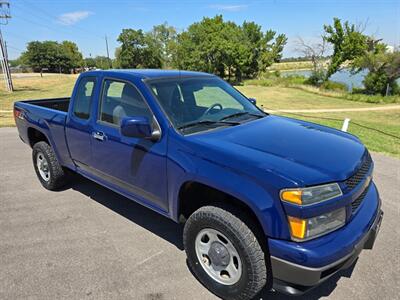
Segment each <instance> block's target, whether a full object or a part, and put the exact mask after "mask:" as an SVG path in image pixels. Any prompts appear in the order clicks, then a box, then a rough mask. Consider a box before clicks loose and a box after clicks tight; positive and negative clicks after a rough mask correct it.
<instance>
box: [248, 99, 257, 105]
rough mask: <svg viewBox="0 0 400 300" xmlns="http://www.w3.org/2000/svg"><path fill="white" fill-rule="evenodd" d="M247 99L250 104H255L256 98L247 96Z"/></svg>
mask: <svg viewBox="0 0 400 300" xmlns="http://www.w3.org/2000/svg"><path fill="white" fill-rule="evenodd" d="M248 99H249V101H250V102H251V103H252V104H254V105H256V104H257V100H256V99H255V98H248Z"/></svg>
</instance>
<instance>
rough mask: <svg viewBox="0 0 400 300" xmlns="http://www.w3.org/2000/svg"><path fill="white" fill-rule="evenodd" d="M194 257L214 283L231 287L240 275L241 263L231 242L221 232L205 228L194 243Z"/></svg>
mask: <svg viewBox="0 0 400 300" xmlns="http://www.w3.org/2000/svg"><path fill="white" fill-rule="evenodd" d="M195 249H196V255H197V258H198V260H199V262H200V265H201V266H202V267H203V269H204V271H206V273H207V274H208V275H209V276H210V277H211V278H212V279H214V280H215V281H217V282H219V283H221V284H224V285H233V284H235V283H236V282H238V281H239V279H240V277H241V275H242V261H241V259H240V256H239V254H238V252H237V250H236V248H235V247H234V246H233V244H232V242H231V241H230V240H229V239H228V238H227V237H226V236H225V235H223V234H222V233H221V232H219V231H218V230H215V229H211V228H206V229H203V230H201V231H200V232H199V233H198V235H197V237H196V241H195Z"/></svg>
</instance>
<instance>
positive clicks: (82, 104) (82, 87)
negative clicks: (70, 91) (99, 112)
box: [72, 77, 96, 120]
mask: <svg viewBox="0 0 400 300" xmlns="http://www.w3.org/2000/svg"><path fill="white" fill-rule="evenodd" d="M95 82H96V78H94V77H85V78H82V79H81V81H80V82H79V86H78V90H77V92H76V94H75V100H74V106H73V108H72V111H73V114H74V115H75V116H76V117H78V118H80V119H83V120H87V119H89V117H90V107H91V103H92V96H93V91H94V85H95Z"/></svg>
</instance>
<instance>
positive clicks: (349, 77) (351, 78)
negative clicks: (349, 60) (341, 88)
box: [281, 69, 368, 91]
mask: <svg viewBox="0 0 400 300" xmlns="http://www.w3.org/2000/svg"><path fill="white" fill-rule="evenodd" d="M281 74H282V76H290V75H303V76H305V77H310V75H311V70H293V71H281ZM367 74H368V71H361V72H360V73H357V74H354V75H353V74H351V73H350V70H348V69H343V70H340V71H339V72H336V73H335V74H333V75H332V76H331V78H329V79H330V80H332V81H337V82H342V83H344V84H346V85H347V87H348V88H349V90H350V91H351V90H352V89H353V87H355V88H362V87H363V83H362V81H363V80H364V77H365V75H367Z"/></svg>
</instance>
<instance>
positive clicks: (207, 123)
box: [178, 120, 240, 129]
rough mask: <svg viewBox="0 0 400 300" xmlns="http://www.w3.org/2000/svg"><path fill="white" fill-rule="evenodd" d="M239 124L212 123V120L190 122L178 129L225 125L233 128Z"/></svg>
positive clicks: (226, 122)
mask: <svg viewBox="0 0 400 300" xmlns="http://www.w3.org/2000/svg"><path fill="white" fill-rule="evenodd" d="M239 124H240V123H239V122H228V121H212V120H201V121H194V122H189V123H186V124H183V125H181V126H179V127H178V129H186V128H189V127H193V126H198V125H223V126H227V125H228V126H233V125H239Z"/></svg>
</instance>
